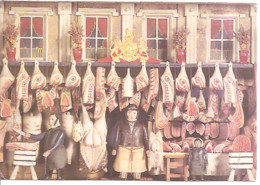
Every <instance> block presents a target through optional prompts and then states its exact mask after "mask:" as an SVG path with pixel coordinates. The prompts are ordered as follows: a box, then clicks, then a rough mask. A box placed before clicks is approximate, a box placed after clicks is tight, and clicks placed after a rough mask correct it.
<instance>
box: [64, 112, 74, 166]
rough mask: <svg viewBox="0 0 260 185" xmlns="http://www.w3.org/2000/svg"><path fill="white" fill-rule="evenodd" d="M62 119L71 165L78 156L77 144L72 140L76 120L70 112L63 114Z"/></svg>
mask: <svg viewBox="0 0 260 185" xmlns="http://www.w3.org/2000/svg"><path fill="white" fill-rule="evenodd" d="M61 118H62V124H61V125H62V128H63V129H64V131H65V133H66V136H67V137H66V139H65V147H66V151H67V159H68V164H71V162H72V158H73V157H74V156H75V155H76V150H77V148H76V147H77V145H76V142H75V141H74V140H73V139H72V130H73V129H72V128H73V124H74V122H75V118H74V116H73V115H72V114H71V113H70V112H64V113H62V116H61Z"/></svg>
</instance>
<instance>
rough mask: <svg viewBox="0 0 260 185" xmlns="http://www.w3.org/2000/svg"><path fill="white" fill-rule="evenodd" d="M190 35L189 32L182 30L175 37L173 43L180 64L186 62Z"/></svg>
mask: <svg viewBox="0 0 260 185" xmlns="http://www.w3.org/2000/svg"><path fill="white" fill-rule="evenodd" d="M188 34H189V31H188V30H185V29H181V30H180V31H177V32H176V33H175V34H174V35H173V41H174V44H175V48H176V54H177V61H178V63H182V62H184V58H185V48H186V36H187V35H188Z"/></svg>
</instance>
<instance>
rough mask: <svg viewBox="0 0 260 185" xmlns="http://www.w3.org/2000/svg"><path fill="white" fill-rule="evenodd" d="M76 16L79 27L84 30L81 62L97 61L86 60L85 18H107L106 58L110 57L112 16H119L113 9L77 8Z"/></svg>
mask: <svg viewBox="0 0 260 185" xmlns="http://www.w3.org/2000/svg"><path fill="white" fill-rule="evenodd" d="M76 16H78V18H79V19H80V20H78V21H81V25H82V26H83V30H84V36H83V37H82V60H83V61H97V60H98V59H93V58H86V57H85V56H86V53H85V52H86V50H85V48H86V42H85V38H86V37H85V33H86V26H85V24H86V17H90V16H93V17H107V27H108V28H107V29H108V30H107V57H108V56H110V53H109V52H110V42H111V39H112V30H113V29H112V27H113V25H112V16H113V17H115V16H119V14H118V12H117V11H116V9H115V8H104V9H102V8H78V11H77V12H76Z"/></svg>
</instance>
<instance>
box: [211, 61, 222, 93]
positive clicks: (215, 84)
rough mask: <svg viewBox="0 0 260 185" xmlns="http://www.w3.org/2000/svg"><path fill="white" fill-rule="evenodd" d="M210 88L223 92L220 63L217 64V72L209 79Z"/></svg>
mask: <svg viewBox="0 0 260 185" xmlns="http://www.w3.org/2000/svg"><path fill="white" fill-rule="evenodd" d="M209 87H210V88H211V89H215V90H223V80H222V76H221V73H220V70H219V64H218V63H215V71H214V73H213V75H212V77H211V78H210V79H209Z"/></svg>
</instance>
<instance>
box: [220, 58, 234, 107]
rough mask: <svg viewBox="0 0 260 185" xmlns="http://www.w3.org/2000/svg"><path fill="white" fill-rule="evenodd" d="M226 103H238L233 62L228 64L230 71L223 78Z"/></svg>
mask: <svg viewBox="0 0 260 185" xmlns="http://www.w3.org/2000/svg"><path fill="white" fill-rule="evenodd" d="M223 82H224V100H225V103H236V101H237V98H236V96H237V94H236V90H237V80H236V78H235V75H234V73H233V68H232V63H229V64H228V72H227V74H226V76H225V77H224V79H223Z"/></svg>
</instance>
